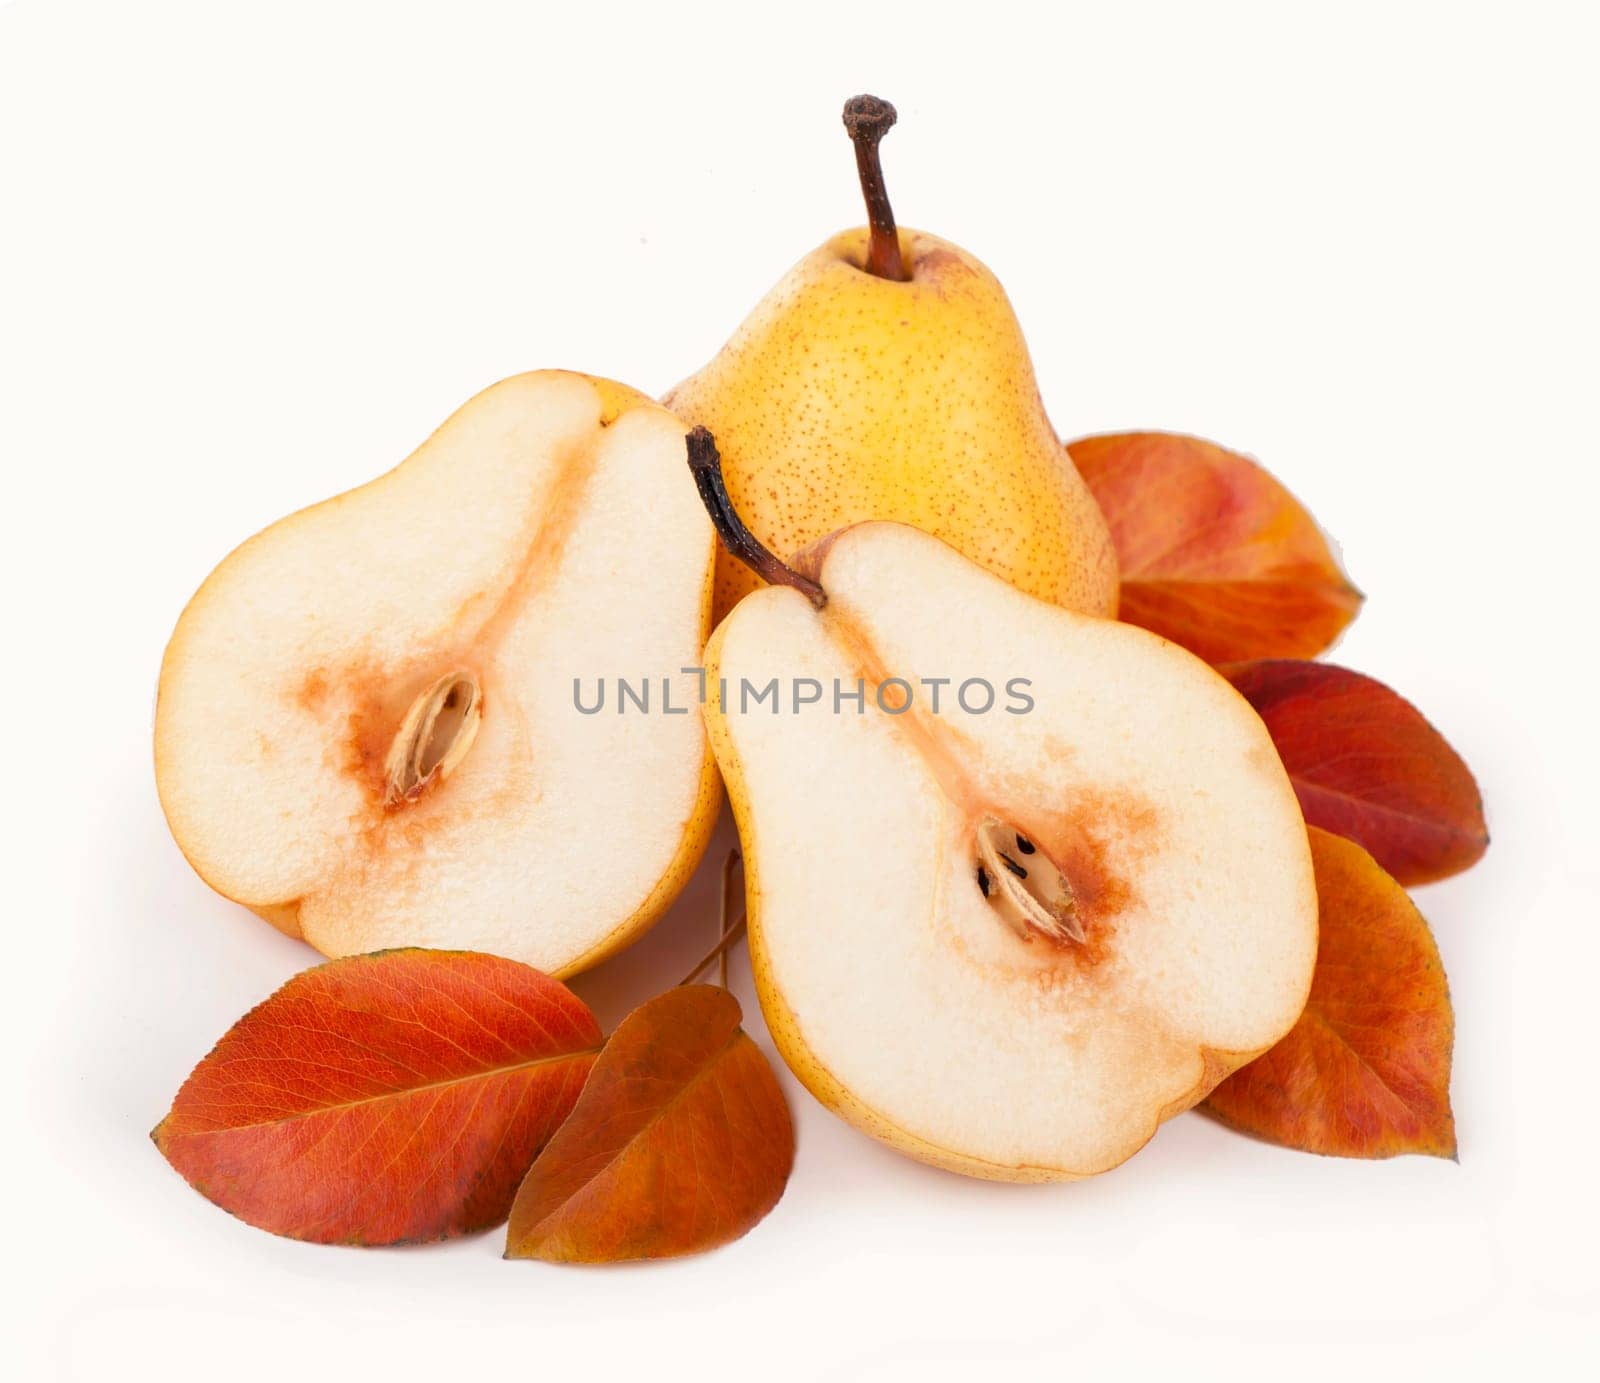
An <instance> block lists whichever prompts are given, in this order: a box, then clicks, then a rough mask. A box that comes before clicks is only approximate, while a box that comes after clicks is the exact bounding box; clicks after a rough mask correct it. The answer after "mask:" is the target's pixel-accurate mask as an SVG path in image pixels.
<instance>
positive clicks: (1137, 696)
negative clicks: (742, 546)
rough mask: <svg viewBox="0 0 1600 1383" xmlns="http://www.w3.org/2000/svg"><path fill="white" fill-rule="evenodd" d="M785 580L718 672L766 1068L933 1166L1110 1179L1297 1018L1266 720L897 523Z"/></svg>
mask: <svg viewBox="0 0 1600 1383" xmlns="http://www.w3.org/2000/svg"><path fill="white" fill-rule="evenodd" d="M797 565H798V566H799V568H800V570H801V573H802V574H803V575H804V576H805V577H809V578H812V579H814V580H815V582H816V583H817V585H818V586H819V587H820V591H817V590H814V589H813V590H812V591H811V598H808V596H807V594H806V593H805V592H804V591H802V590H800V589H796V588H794V587H793V586H784V585H773V586H771V587H769V588H767V589H764V590H758V591H756V592H755V593H753V594H751V595H749V596H747V597H746V598H745V599H744V600H743V601H742V602H741V603H740V604H739V605H738V606H737V607H736V608H735V610H734V611H733V613H732V614H731V615H729V616H728V618H727V619H726V620H725V621H724V622H723V623H722V625H721V626H720V627H719V628H718V630H717V632H716V633H715V634H714V635H713V637H712V640H711V644H710V646H709V647H708V649H707V654H706V664H707V675H708V685H709V686H710V687H711V688H712V689H713V690H714V691H715V690H716V689H717V688H718V687H719V684H720V686H721V688H722V690H721V693H720V696H714V697H713V699H712V701H711V702H710V703H709V704H708V706H707V721H708V724H709V725H710V728H711V739H712V745H713V748H714V749H715V751H716V755H717V760H718V763H719V765H720V766H721V768H722V772H723V777H724V780H725V782H726V784H727V788H728V794H729V797H730V799H731V801H732V803H733V807H734V811H735V814H736V816H737V819H738V825H739V835H740V839H741V841H742V842H743V847H744V853H745V861H746V870H747V892H748V902H749V930H750V939H751V952H752V958H753V963H754V968H755V975H756V983H757V988H758V992H759V994H760V998H761V1004H762V1009H763V1011H764V1013H765V1015H766V1019H767V1024H768V1027H769V1028H770V1029H771V1031H772V1034H773V1036H774V1039H775V1041H776V1042H777V1044H778V1047H779V1049H780V1050H781V1051H782V1053H783V1055H784V1057H785V1058H786V1059H787V1061H788V1062H789V1064H790V1066H791V1067H792V1068H793V1070H794V1071H795V1073H796V1074H797V1075H798V1076H799V1077H800V1079H801V1080H802V1081H803V1082H804V1083H805V1084H806V1085H807V1087H808V1088H809V1089H810V1090H811V1091H812V1093H813V1094H815V1095H816V1096H817V1097H818V1098H819V1099H821V1100H822V1101H823V1102H824V1103H825V1104H827V1105H829V1106H830V1107H832V1108H833V1109H834V1110H835V1111H836V1112H838V1113H840V1114H842V1115H843V1116H844V1117H845V1118H847V1119H849V1120H850V1121H852V1122H853V1123H855V1124H856V1125H858V1126H859V1127H861V1128H862V1129H864V1130H866V1131H867V1132H868V1133H871V1134H873V1135H875V1136H877V1137H879V1138H881V1139H883V1140H885V1141H886V1142H888V1143H890V1144H892V1145H894V1146H896V1147H898V1148H900V1149H901V1150H902V1151H905V1152H908V1153H910V1154H911V1155H913V1156H916V1157H919V1158H922V1159H923V1160H925V1161H928V1162H931V1163H934V1164H936V1165H939V1166H943V1167H947V1168H950V1169H953V1170H956V1171H961V1172H965V1173H968V1174H972V1175H977V1176H986V1177H993V1178H999V1179H1009V1180H1050V1179H1065V1178H1071V1177H1078V1176H1086V1175H1090V1174H1092V1173H1096V1172H1100V1171H1103V1170H1105V1169H1107V1168H1109V1167H1112V1166H1115V1165H1116V1164H1117V1163H1119V1162H1121V1161H1123V1160H1124V1159H1125V1158H1127V1157H1128V1156H1130V1155H1131V1154H1132V1153H1134V1152H1135V1151H1137V1150H1138V1148H1139V1147H1141V1146H1142V1145H1143V1144H1144V1143H1145V1142H1146V1140H1148V1139H1149V1138H1150V1136H1151V1135H1152V1133H1154V1131H1155V1129H1156V1127H1157V1125H1158V1124H1159V1123H1160V1122H1161V1121H1162V1120H1164V1119H1166V1118H1168V1117H1170V1116H1171V1115H1173V1114H1176V1113H1178V1112H1180V1111H1182V1110H1185V1109H1188V1108H1189V1107H1190V1106H1192V1105H1194V1104H1195V1103H1196V1102H1197V1101H1199V1100H1200V1099H1201V1098H1203V1097H1204V1096H1205V1095H1206V1093H1207V1092H1208V1091H1210V1090H1211V1088H1212V1087H1213V1086H1215V1085H1216V1084H1217V1082H1218V1081H1220V1080H1221V1079H1222V1078H1223V1077H1224V1076H1226V1075H1227V1074H1228V1073H1229V1072H1230V1071H1232V1070H1233V1069H1235V1068H1236V1067H1238V1066H1240V1065H1242V1064H1243V1063H1244V1062H1245V1061H1247V1060H1249V1059H1250V1058H1251V1057H1253V1056H1255V1055H1257V1054H1259V1053H1260V1052H1262V1051H1264V1050H1265V1049H1266V1048H1267V1047H1269V1046H1271V1045H1272V1044H1273V1043H1274V1042H1275V1041H1277V1039H1278V1038H1279V1037H1281V1036H1282V1035H1283V1034H1284V1033H1285V1032H1287V1031H1288V1030H1289V1028H1290V1027H1291V1026H1292V1025H1293V1023H1294V1022H1295V1020H1296V1018H1297V1017H1298V1015H1299V1013H1300V1011H1301V1009H1302V1007H1303V1006H1304V1003H1305V999H1306V995H1307V992H1308V989H1309V987H1310V982H1311V972H1312V967H1313V964H1314V962H1315V958H1316V949H1317V909H1316V894H1315V888H1314V884H1313V880H1312V872H1311V858H1310V852H1309V848H1308V846H1307V842H1306V831H1305V826H1304V825H1303V823H1302V821H1301V816H1300V811H1299V808H1298V806H1297V804H1296V801H1295V796H1294V792H1293V790H1292V788H1291V787H1290V785H1289V781H1288V779H1287V777H1286V775H1285V773H1284V770H1283V767H1282V765H1281V764H1280V762H1279V760H1278V757H1277V754H1276V753H1275V751H1274V750H1273V747H1272V744H1271V742H1270V740H1269V739H1268V737H1267V733H1266V730H1265V729H1264V727H1263V726H1262V724H1261V721H1260V720H1259V719H1258V718H1257V716H1256V714H1255V712H1254V711H1252V710H1251V709H1250V707H1249V706H1248V705H1247V704H1246V703H1245V701H1244V700H1243V699H1242V698H1241V697H1240V696H1239V695H1238V694H1237V693H1236V692H1235V691H1234V690H1233V689H1232V688H1231V687H1230V686H1229V685H1228V684H1227V682H1225V681H1224V680H1223V679H1222V678H1221V677H1219V676H1218V675H1217V674H1216V673H1215V672H1213V671H1212V670H1211V669H1210V668H1209V667H1207V666H1206V665H1205V664H1204V663H1202V662H1201V661H1200V660H1199V659H1197V658H1195V657H1193V656H1191V655H1190V654H1188V653H1187V652H1185V651H1184V650H1182V649H1180V648H1178V647H1177V646H1176V645H1173V644H1170V643H1167V642H1165V641H1164V640H1162V639H1160V638H1157V637H1155V636H1154V635H1151V634H1148V633H1146V632H1144V631H1143V630H1140V629H1135V628H1132V627H1130V626H1127V625H1122V624H1117V623H1114V622H1111V621H1107V620H1101V619H1096V618H1092V617H1088V616H1083V615H1079V614H1075V613H1072V612H1070V611H1067V610H1064V609H1061V608H1059V607H1056V606H1053V605H1050V604H1047V603H1045V602H1043V601H1040V600H1037V599H1035V598H1033V597H1030V596H1028V595H1025V594H1023V593H1022V592H1019V591H1017V590H1015V589H1013V588H1012V587H1010V586H1008V585H1007V584H1006V583H1004V582H1003V581H1001V580H999V579H998V578H996V577H995V576H993V575H991V574H989V573H988V572H986V571H984V570H983V569H982V568H980V567H979V566H977V565H976V564H974V563H972V562H970V561H968V560H967V559H965V558H964V557H962V556H961V555H960V554H958V553H957V552H955V551H953V550H952V549H951V548H949V547H947V546H946V545H945V544H944V543H942V542H940V541H939V540H937V539H935V538H933V537H930V536H928V535H927V534H924V533H921V532H918V531H916V530H914V529H912V528H909V527H906V526H903V525H900V524H895V523H886V522H874V523H863V524H858V525H856V526H854V527H851V528H848V529H846V530H844V531H843V532H842V533H840V534H838V535H837V536H835V537H834V538H832V539H831V540H830V541H828V542H826V543H824V544H823V545H821V546H820V547H819V548H818V549H816V550H815V551H814V552H813V553H812V554H811V555H810V557H809V558H808V559H806V560H803V561H801V562H800V563H798V564H797ZM773 678H776V679H777V680H778V684H779V687H780V689H781V696H780V704H779V705H778V707H777V709H776V710H774V707H773V704H772V702H771V700H770V698H769V699H767V700H764V701H762V702H760V703H757V702H756V701H755V699H754V694H755V693H756V692H759V691H760V690H762V689H764V687H765V686H766V684H767V683H768V682H769V681H770V680H771V679H773ZM941 678H943V679H950V680H949V681H948V682H946V683H944V684H943V685H942V686H937V687H936V686H934V685H932V684H933V681H934V679H941ZM808 679H809V680H808ZM857 679H861V680H862V681H863V682H864V684H865V707H864V710H862V711H860V712H858V711H857V710H856V708H855V704H854V703H853V701H851V700H850V699H848V698H849V697H850V696H851V695H852V694H853V693H854V692H855V690H856V685H857ZM890 679H901V682H900V683H894V682H892V681H891V680H890ZM925 679H926V680H925ZM1013 679H1027V685H1026V686H1025V687H1023V686H1021V685H1020V684H1013V686H1012V687H1011V688H1010V690H1009V692H1008V683H1013ZM963 682H967V683H968V685H967V687H966V689H965V708H964V706H963V702H962V700H961V699H960V693H961V691H962V686H961V684H962V683H963ZM746 683H748V684H750V686H751V687H752V688H753V691H752V693H751V695H750V696H749V697H746V696H745V694H744V690H743V688H744V685H745V684H746ZM813 683H815V684H818V685H820V686H821V687H822V688H824V689H825V691H824V694H823V697H822V700H821V701H820V702H817V703H812V700H811V693H812V688H813ZM984 683H987V684H989V685H990V686H992V687H993V689H994V702H993V704H992V706H990V707H989V708H988V709H987V710H985V709H983V708H984V705H985V702H986V700H987V694H986V692H985V690H984V687H983V684H984ZM793 687H800V688H803V690H802V691H801V692H800V699H801V701H802V702H803V703H805V704H801V705H800V706H798V708H797V707H796V706H795V704H794V703H795V698H794V697H793V696H792V695H791V691H790V689H791V688H793ZM836 687H838V688H842V691H843V695H844V697H845V698H846V699H844V700H842V702H841V701H836V700H835V688H836ZM877 688H882V689H883V694H882V700H881V702H880V698H879V693H878V692H877V691H876V690H875V689H877ZM935 693H937V694H938V698H939V699H938V703H937V711H935V709H934V705H933V696H934V694H935ZM908 694H909V695H908ZM1029 699H1031V701H1032V706H1031V709H1029V708H1027V707H1026V702H1027V700H1029ZM882 706H887V707H888V709H887V710H885V709H882V708H881V707H882Z"/></svg>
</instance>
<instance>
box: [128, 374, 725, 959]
mask: <svg viewBox="0 0 1600 1383" xmlns="http://www.w3.org/2000/svg"><path fill="white" fill-rule="evenodd" d="M683 439H684V427H683V425H682V424H681V423H680V422H679V421H678V420H677V419H676V418H675V417H673V415H672V414H670V413H668V412H667V411H666V410H664V409H662V408H660V407H658V406H657V405H655V404H653V403H652V402H651V401H650V400H649V399H647V398H645V397H644V396H643V395H641V394H638V393H636V392H634V391H633V390H631V389H627V388H624V387H623V386H621V385H617V384H611V383H609V382H607V381H603V380H594V379H589V378H587V377H585V376H582V375H576V374H566V373H562V372H556V371H548V372H540V373H534V374H526V375H519V376H515V377H513V378H511V379H507V380H505V381H503V382H501V383H499V384H496V385H494V386H493V387H491V388H489V389H487V390H485V391H484V392H483V393H481V394H479V395H478V396H477V397H476V398H474V399H472V400H471V401H470V402H468V403H467V404H466V405H465V406H464V407H462V408H461V409H460V410H459V411H457V412H456V413H455V414H454V415H453V416H452V417H451V418H450V419H449V420H448V421H447V422H446V423H445V424H444V425H443V426H442V427H441V428H440V429H439V430H438V431H437V432H436V433H434V435H433V436H432V437H430V438H429V439H428V441H427V442H425V443H424V444H423V445H422V446H421V447H420V448H419V449H418V450H417V451H416V452H415V453H413V454H412V455H411V456H410V457H409V458H408V459H407V460H406V461H405V462H404V463H402V464H401V465H400V466H398V467H397V468H396V469H395V470H393V471H391V472H389V473H388V474H387V475H385V476H382V477H381V478H379V479H378V480H375V481H373V482H372V483H371V484H368V485H365V486H363V487H361V488H360V489H357V490H353V491H351V492H349V493H348V494H344V495H340V496H338V497H337V498H335V499H331V500H328V501H327V502H326V503H323V504H319V505H316V506H315V507H313V508H311V509H307V510H304V511H302V512H301V513H298V514H295V515H292V516H291V517H289V518H287V519H284V520H282V521H281V522H280V523H277V524H275V525H273V526H272V527H271V528H268V529H267V530H266V531H265V532H263V533H260V534H258V535H257V536H256V537H254V538H252V539H251V540H250V541H248V542H247V543H245V544H244V545H243V546H241V547H240V548H238V549H237V550H236V551H235V552H233V553H232V554H231V555H230V556H229V557H228V558H227V559H225V560H224V561H223V563H222V564H221V565H220V566H219V567H218V568H217V569H216V571H214V572H213V573H212V574H211V576H210V577H209V578H208V579H207V580H206V582H205V584H204V585H203V586H202V587H201V588H200V590H199V592H198V593H197V594H196V595H195V597H194V599H193V600H192V601H191V602H190V604H189V606H188V608H187V609H186V610H185V611H184V612H183V616H182V618H181V619H180V620H179V622H178V626H177V629H176V631H175V632H174V634H173V636H172V641H171V643H170V645H169V646H168V648H167V653H166V658H165V660H164V662H163V665H162V672H161V685H160V691H159V695H158V699H157V708H156V731H155V758H156V776H157V784H158V787H159V790H160V794H161V802H162V806H163V808H164V810H165V812H166V815H167V820H168V823H169V824H170V826H171V828H172V833H173V835H174V837H175V838H176V839H177V842H178V845H179V846H180V848H181V849H182V850H183V852H184V854H185V855H186V856H187V857H188V858H189V861H190V862H191V863H192V864H193V866H194V867H195V869H196V870H197V871H198V872H199V874H200V875H201V877H202V878H204V879H205V880H206V882H207V883H209V884H210V885H211V886H212V887H213V888H215V889H216V890H217V891H218V892H219V893H222V894H224V895H226V896H227V897H229V898H232V899H235V900H237V901H238V902H241V903H244V904H245V905H247V906H248V907H250V908H252V909H254V910H255V911H256V912H258V913H260V914H261V915H262V916H263V917H265V918H267V919H268V920H269V921H271V922H273V923H274V924H276V925H277V926H279V927H281V928H282V929H283V930H285V931H287V932H289V933H291V934H292V935H299V936H303V937H304V938H305V939H306V940H307V941H309V942H310V943H311V944H312V945H314V946H315V947H317V949H318V950H321V951H323V952H325V953H326V954H328V955H332V956H339V955H347V954H351V953H354V952H363V951H374V950H380V949H383V948H385V947H391V946H433V947H453V948H465V949H472V950H480V951H490V952H494V953H496V954H498V955H503V956H509V957H511V958H514V959H516V960H521V961H525V962H527V963H529V964H531V965H535V966H537V967H539V968H540V969H542V970H545V971H547V972H549V973H552V974H556V975H562V974H568V973H571V972H573V971H576V970H579V969H582V968H584V967H585V966H587V965H590V964H593V963H594V962H596V961H598V960H600V959H602V958H603V957H604V956H605V955H607V954H609V953H610V952H612V951H614V950H616V949H618V948H620V947H621V946H623V945H625V944H626V943H627V942H628V941H629V940H631V939H632V937H633V936H634V935H635V934H636V933H637V932H639V931H641V930H642V929H643V928H644V927H646V926H648V925H649V923H651V922H652V921H654V920H655V918H656V917H657V916H658V915H659V914H660V913H661V912H662V911H663V910H664V909H665V908H666V906H667V904H668V903H670V902H671V900H672V898H673V897H674V896H675V895H676V893H677V891H678V889H679V888H680V887H681V886H682V884H683V883H684V882H685V881H686V880H687V878H688V876H689V874H690V873H691V872H692V870H693V868H694V865H695V863H696V861H697V860H698V858H699V856H700V854H701V852H702V851H703V849H704V847H705V842H706V840H707V838H708V836H709V834H710V830H711V827H712V825H713V823H714V819H715V816H716V811H717V806H718V803H719V801H720V799H721V793H720V789H719V786H718V782H717V775H716V769H715V766H714V764H713V763H712V761H711V758H710V754H709V751H708V747H707V744H706V739H705V731H704V728H703V725H702V722H701V718H700V716H698V715H697V714H695V713H694V709H695V708H694V702H695V697H696V694H697V688H698V679H697V678H696V677H695V676H694V675H693V673H692V672H690V673H683V672H680V669H683V668H692V667H693V666H694V665H696V664H698V663H699V661H700V651H701V647H702V644H703V641H704V637H705V634H706V631H707V628H708V622H709V618H710V598H711V576H712V558H713V537H712V530H711V526H710V523H709V522H708V520H707V518H706V515H705V512H704V510H703V509H702V508H701V506H700V504H699V502H698V500H697V499H696V497H695V490H694V486H693V484H692V483H691V482H690V480H689V478H688V477H687V476H685V475H684V470H683V462H682V456H683V446H684V440H683ZM619 677H621V678H626V679H628V680H629V681H630V682H631V683H633V684H634V685H635V686H637V685H638V684H639V683H640V682H641V681H643V680H644V679H646V678H648V679H649V681H650V683H651V684H652V686H651V694H652V696H653V697H654V698H655V699H654V700H652V702H651V706H650V714H643V713H639V714H619V713H618V710H619V708H618V706H617V705H616V704H614V703H613V702H608V703H607V704H606V705H605V707H604V709H603V711H601V712H600V713H598V714H592V715H586V714H581V713H580V712H579V710H578V709H577V705H576V697H575V694H574V682H575V679H576V680H581V683H582V686H583V688H584V691H583V698H584V701H585V703H586V704H592V703H593V700H594V697H595V696H596V694H597V693H596V683H597V682H598V681H600V680H601V679H604V681H605V682H606V683H607V684H610V685H612V686H614V685H615V679H617V678H619ZM663 678H667V679H669V680H670V681H671V683H672V688H673V690H672V696H673V703H674V705H675V706H676V707H679V708H686V709H687V712H688V713H687V714H661V711H662V709H663V708H662V706H661V704H660V701H659V698H660V696H661V694H662V679H663ZM628 709H629V711H630V712H632V711H634V710H635V707H634V706H632V705H631V704H630V706H629V708H628Z"/></svg>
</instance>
